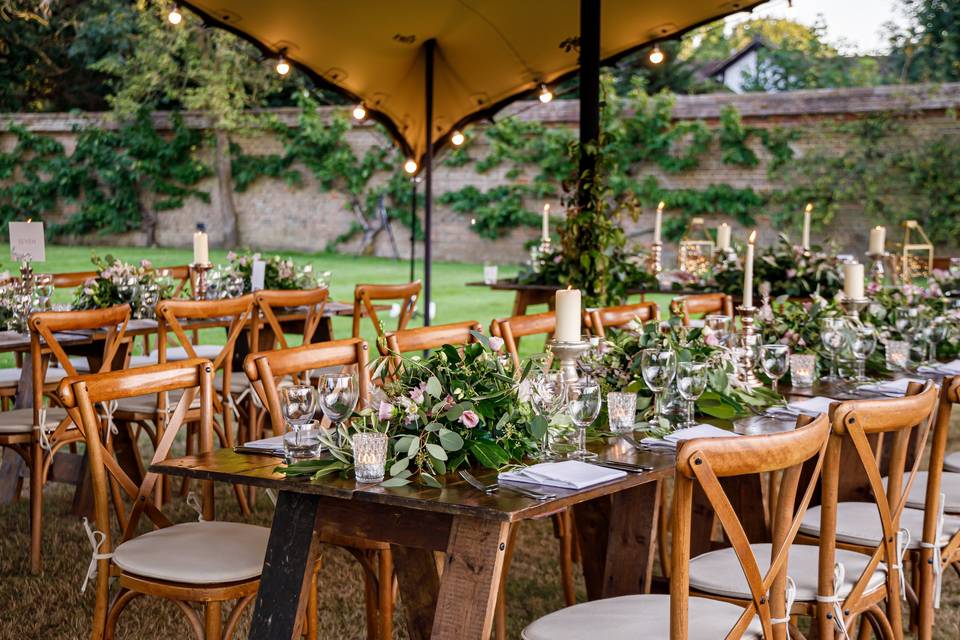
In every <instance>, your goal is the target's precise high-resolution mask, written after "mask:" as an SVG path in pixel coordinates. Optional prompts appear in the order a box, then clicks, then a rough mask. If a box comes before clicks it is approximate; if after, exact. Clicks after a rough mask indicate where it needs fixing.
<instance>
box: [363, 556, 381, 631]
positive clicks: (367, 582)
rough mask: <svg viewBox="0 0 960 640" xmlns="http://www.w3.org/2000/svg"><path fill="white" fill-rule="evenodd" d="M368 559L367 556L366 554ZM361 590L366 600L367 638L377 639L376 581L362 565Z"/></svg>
mask: <svg viewBox="0 0 960 640" xmlns="http://www.w3.org/2000/svg"><path fill="white" fill-rule="evenodd" d="M367 558H368V559H369V556H367ZM363 591H364V601H365V602H366V612H367V640H377V632H378V629H379V618H378V617H377V613H378V612H377V604H378V603H377V599H378V598H377V593H378V590H377V583H376V577H374V576H373V575H372V574H371V572H370V571H369V570H368V569H367V568H366V567H364V570H363Z"/></svg>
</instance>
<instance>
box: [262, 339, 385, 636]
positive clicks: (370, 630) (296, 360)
mask: <svg viewBox="0 0 960 640" xmlns="http://www.w3.org/2000/svg"><path fill="white" fill-rule="evenodd" d="M369 359H370V355H369V347H368V346H367V343H366V342H365V341H364V340H361V339H360V338H349V339H347V340H334V341H331V342H322V343H318V344H307V345H302V346H299V347H293V348H290V349H280V350H275V351H265V352H260V353H251V354H250V355H248V356H247V357H246V359H245V360H244V363H243V370H244V372H245V373H246V374H247V377H248V378H249V379H250V382H251V384H252V385H253V388H254V389H255V390H256V392H257V394H258V395H259V396H260V400H261V402H262V403H263V406H265V407H267V410H268V412H269V415H270V421H271V423H272V425H273V432H274V434H277V435H280V434H283V433H285V432H286V429H287V427H286V422H285V421H284V419H283V413H282V411H281V410H280V395H279V387H278V382H279V381H280V380H281V379H283V378H285V377H289V376H294V375H297V374H306V373H308V372H309V371H312V370H315V369H324V368H328V367H344V368H349V369H353V368H356V371H357V380H358V396H359V399H358V402H357V409H358V410H360V409H363V408H364V407H366V406H367V401H368V398H369V393H370V370H369ZM318 535H319V538H320V540H321V542H326V543H328V544H334V545H337V546H340V547H343V548H345V549H346V550H347V551H349V552H350V553H351V554H352V555H353V556H354V557H355V558H356V559H357V561H358V562H359V563H360V565H361V566H362V567H363V570H364V579H365V585H366V589H365V591H364V593H365V596H366V612H367V638H371V639H379V640H390V638H392V636H393V609H394V604H395V603H394V588H393V584H394V577H393V552H392V551H391V548H390V544H389V543H387V542H379V541H376V540H368V539H366V538H361V537H353V536H345V535H340V534H333V533H330V532H327V531H325V530H324V529H322V528H321V529H320V531H319V533H318Z"/></svg>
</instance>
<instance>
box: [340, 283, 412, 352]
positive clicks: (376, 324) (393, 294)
mask: <svg viewBox="0 0 960 640" xmlns="http://www.w3.org/2000/svg"><path fill="white" fill-rule="evenodd" d="M421 288H422V285H421V284H420V281H419V280H415V281H413V282H410V283H407V284H358V285H357V286H356V288H355V289H354V290H353V337H354V338H359V337H360V319H361V318H362V317H363V315H364V314H366V315H367V316H368V317H369V318H370V321H371V322H372V323H373V328H374V329H375V330H376V332H377V335H378V336H379V337H381V338H382V337H383V336H384V334H385V333H386V330H385V329H384V328H383V324H382V323H381V322H380V317H379V316H378V315H377V309H376V304H375V303H376V302H377V301H380V300H399V301H400V315H399V317H398V318H397V329H396V330H397V331H403V330H404V329H406V328H407V324H408V323H409V322H410V319H411V318H413V313H414V311H415V310H416V308H417V300H418V299H419V297H420V290H421ZM429 312H430V310H429V309H427V311H426V313H429Z"/></svg>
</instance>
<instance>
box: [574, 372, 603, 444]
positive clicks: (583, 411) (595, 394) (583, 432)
mask: <svg viewBox="0 0 960 640" xmlns="http://www.w3.org/2000/svg"><path fill="white" fill-rule="evenodd" d="M600 404H601V398H600V385H599V384H597V383H596V382H593V381H591V380H578V381H577V382H574V383H573V384H570V385H568V386H567V412H568V413H569V414H570V420H572V421H573V424H575V425H576V426H577V449H576V451H573V452H572V453H571V454H570V457H571V458H573V459H574V460H590V459H592V458H596V457H597V454H595V453H592V452H590V451H587V427H589V426H590V425H591V424H593V421H594V420H596V419H597V416H598V415H600Z"/></svg>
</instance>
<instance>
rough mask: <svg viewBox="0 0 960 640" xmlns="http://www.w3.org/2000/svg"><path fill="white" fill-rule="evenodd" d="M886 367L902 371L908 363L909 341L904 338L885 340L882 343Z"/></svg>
mask: <svg viewBox="0 0 960 640" xmlns="http://www.w3.org/2000/svg"><path fill="white" fill-rule="evenodd" d="M883 348H884V353H885V354H886V360H887V369H890V370H891V371H902V370H904V369H906V368H907V365H908V364H909V363H910V343H909V342H906V341H904V340H887V341H886V342H885V343H884V344H883Z"/></svg>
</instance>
